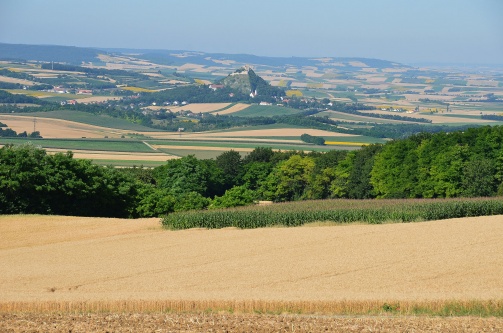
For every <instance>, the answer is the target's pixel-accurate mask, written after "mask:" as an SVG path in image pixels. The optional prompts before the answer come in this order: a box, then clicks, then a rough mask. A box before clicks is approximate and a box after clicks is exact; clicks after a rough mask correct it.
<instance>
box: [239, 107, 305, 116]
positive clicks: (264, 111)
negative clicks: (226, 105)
mask: <svg viewBox="0 0 503 333" xmlns="http://www.w3.org/2000/svg"><path fill="white" fill-rule="evenodd" d="M299 112H302V111H301V110H297V109H292V108H289V107H286V106H278V105H250V106H249V107H247V108H246V109H244V110H242V111H238V112H234V113H233V114H232V115H233V116H236V117H260V116H261V117H272V116H284V115H291V114H297V113H299Z"/></svg>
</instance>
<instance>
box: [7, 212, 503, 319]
mask: <svg viewBox="0 0 503 333" xmlns="http://www.w3.org/2000/svg"><path fill="white" fill-rule="evenodd" d="M502 219H503V216H492V217H479V218H466V219H452V220H444V221H434V222H423V223H408V224H385V225H346V226H327V227H323V226H321V227H298V228H264V229H254V230H237V229H232V228H229V229H221V230H203V229H191V230H184V231H167V230H163V229H161V226H160V223H159V219H139V220H121V219H107V218H83V217H61V216H0V234H1V235H2V237H1V238H0V266H1V267H2V274H0V300H1V301H0V303H1V304H3V305H2V306H3V307H5V306H7V305H5V304H7V303H6V302H8V303H10V302H35V301H36V302H49V303H46V304H60V305H61V306H68V305H64V304H67V303H64V302H70V301H71V302H77V303H75V304H78V302H84V301H85V302H88V304H93V302H95V303H94V304H96V307H100V306H102V307H106V304H107V303H100V302H112V303H108V304H109V305H108V306H112V305H111V304H115V305H113V306H115V307H116V309H117V308H119V307H121V306H122V307H127V306H133V304H136V306H138V307H141V306H142V305H141V304H144V305H143V306H144V310H146V309H147V307H148V306H147V305H148V304H150V307H152V308H153V307H155V306H157V307H159V309H160V307H161V306H167V304H169V302H176V301H179V302H180V303H179V304H180V305H179V307H180V309H181V308H182V307H188V308H190V307H192V309H197V308H198V307H199V306H204V304H206V305H208V304H213V305H215V306H216V304H218V302H221V303H220V304H236V305H238V304H241V305H239V306H241V307H243V310H246V309H249V310H250V309H251V308H253V306H254V304H255V305H256V306H257V307H263V308H264V307H265V308H267V306H268V305H267V304H271V305H270V306H271V307H272V306H273V304H276V306H280V305H281V304H283V306H297V307H299V306H300V307H304V308H305V310H306V311H307V310H308V309H309V307H312V308H313V309H318V311H321V312H323V311H324V310H323V308H324V307H326V309H325V310H327V311H326V312H330V311H328V310H329V307H339V308H340V307H341V306H353V307H356V308H357V307H365V306H372V305H375V304H382V303H383V302H385V301H388V302H395V301H396V302H398V301H399V302H401V304H403V306H406V305H407V304H413V302H431V303H432V304H437V303H438V304H441V303H442V302H445V301H449V300H457V301H459V302H461V303H462V302H469V301H471V300H478V301H482V302H484V301H488V300H501V299H503V280H502V279H501V276H503V242H501V235H502V234H503V224H502V223H501V221H502ZM123 300H127V301H128V302H126V303H128V304H131V305H121V304H124V302H119V301H123ZM140 301H141V302H145V303H141V302H140ZM51 302H53V303H51ZM62 302H63V303H62ZM117 302H119V303H117ZM135 302H136V303H135ZM149 302H151V303H149ZM156 302H157V303H156ZM205 302H206V303H205ZM212 302H213V303H212ZM225 302H228V303H225ZM229 302H230V303H229ZM11 304H14V303H11ZM16 304H18V306H22V305H19V303H16ZM99 304H102V305H99ZM103 304H105V305H103ZM155 304H157V305H155ZM163 304H164V305H163ZM191 304H192V305H191ZM198 304H199V305H198ZM344 304H345V305H344ZM47 306H48V307H49V306H50V305H47ZM81 306H84V305H81ZM159 309H158V310H159ZM130 310H133V309H130Z"/></svg>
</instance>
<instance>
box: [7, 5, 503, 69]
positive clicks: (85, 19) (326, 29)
mask: <svg viewBox="0 0 503 333" xmlns="http://www.w3.org/2000/svg"><path fill="white" fill-rule="evenodd" d="M0 42H4V43H21V44H55V45H72V46H91V47H118V48H155V49H172V50H195V51H205V52H221V53H248V54H255V55H263V56H288V57H290V56H298V57H304V56H307V57H320V56H329V57H337V56H341V57H346V56H351V57H368V58H378V59H386V60H393V61H399V62H403V63H421V62H429V63H458V64H462V63H466V64H503V1H502V0H345V1H341V0H305V1H302V0H254V1H252V0H248V1H243V0H212V1H210V0H142V1H133V0H81V1H77V0H50V1H48V0H0Z"/></svg>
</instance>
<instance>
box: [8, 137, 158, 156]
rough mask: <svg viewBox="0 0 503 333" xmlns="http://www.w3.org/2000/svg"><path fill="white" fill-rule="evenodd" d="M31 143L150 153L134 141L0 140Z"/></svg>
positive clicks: (13, 142) (60, 147) (68, 147)
mask: <svg viewBox="0 0 503 333" xmlns="http://www.w3.org/2000/svg"><path fill="white" fill-rule="evenodd" d="M28 142H31V143H32V144H33V145H35V146H40V147H42V148H55V149H68V150H73V149H78V150H98V151H116V152H135V153H152V152H154V150H152V149H151V148H149V147H148V146H147V145H145V144H144V143H143V142H141V141H136V140H128V139H123V140H120V141H119V140H104V139H31V138H0V144H2V145H6V144H14V145H19V144H24V143H28Z"/></svg>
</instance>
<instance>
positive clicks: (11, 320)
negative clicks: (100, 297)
mask: <svg viewBox="0 0 503 333" xmlns="http://www.w3.org/2000/svg"><path fill="white" fill-rule="evenodd" d="M0 330H2V332H65V333H66V332H344V333H347V332H397V333H402V332H447V333H448V332H469V333H471V332H473V333H475V332H477V333H479V332H501V331H502V330H503V319H500V318H489V319H488V318H473V317H462V318H438V317H437V318H428V317H326V316H299V315H297V316H289V315H281V316H277V315H258V314H254V315H251V314H244V315H243V314H233V315H229V314H215V313H202V314H157V313H155V314H135V313H118V314H109V313H108V314H70V315H62V314H34V313H29V314H26V313H22V314H0Z"/></svg>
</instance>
